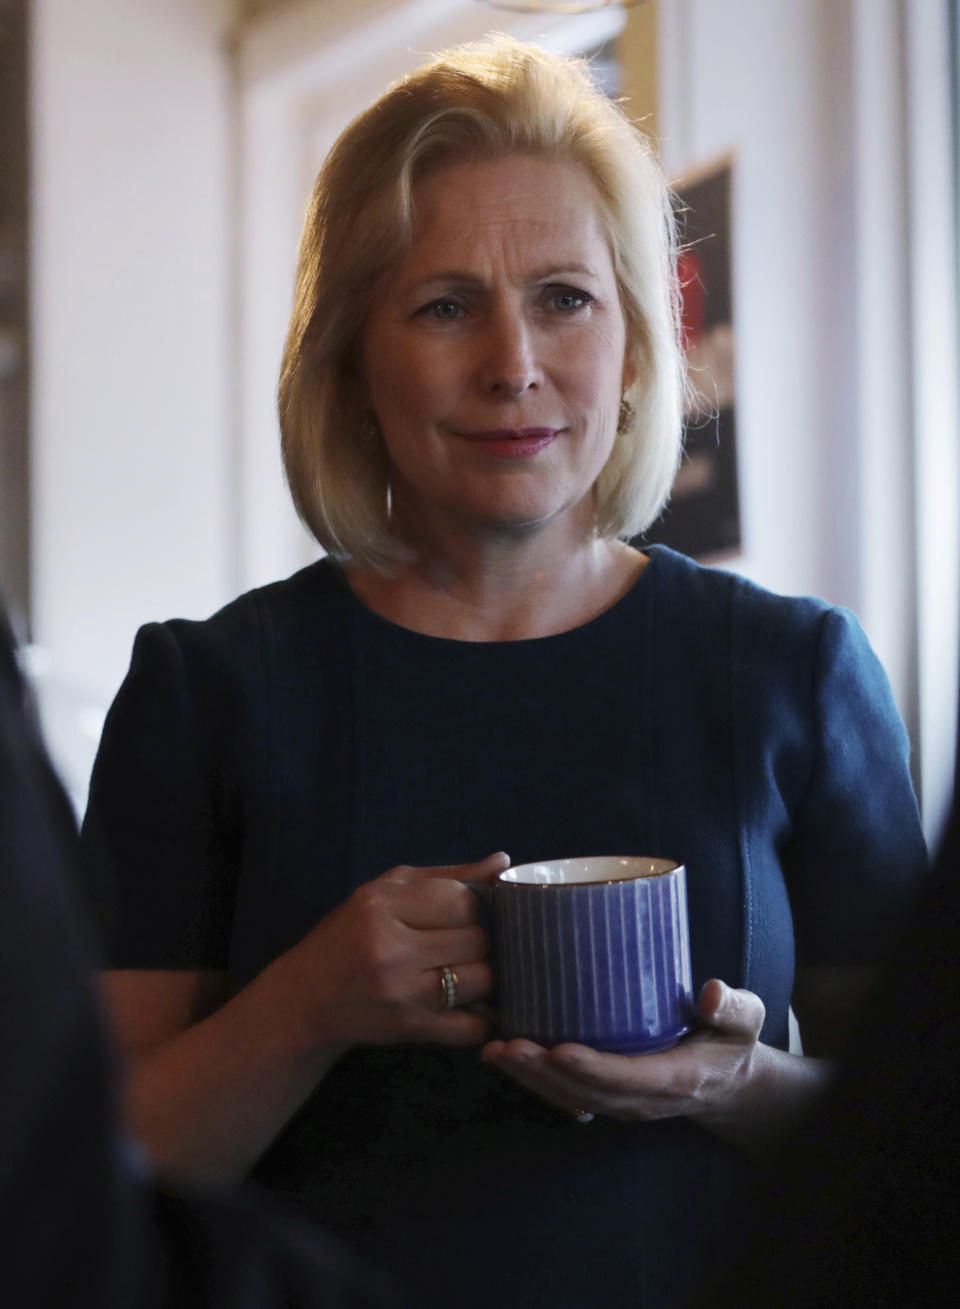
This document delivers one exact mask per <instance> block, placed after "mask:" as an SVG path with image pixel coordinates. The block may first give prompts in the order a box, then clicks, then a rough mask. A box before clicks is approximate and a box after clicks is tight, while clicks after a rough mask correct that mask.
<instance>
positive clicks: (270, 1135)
mask: <svg viewBox="0 0 960 1309" xmlns="http://www.w3.org/2000/svg"><path fill="white" fill-rule="evenodd" d="M507 863H508V860H507V858H506V856H505V855H499V854H498V855H492V856H490V858H488V859H485V860H483V861H482V862H481V863H478V864H468V865H462V866H459V867H455V868H437V869H414V868H406V867H402V868H395V869H392V870H391V871H390V872H389V873H386V874H384V876H383V877H380V878H378V879H377V880H376V881H374V882H370V883H367V884H366V885H365V886H362V887H360V888H359V889H358V890H357V891H356V892H354V894H353V895H352V896H351V897H350V899H349V900H347V901H346V902H345V903H344V904H342V905H341V906H340V907H339V908H338V909H336V910H334V912H333V913H331V914H330V915H329V916H328V917H327V918H325V919H324V920H323V921H322V922H321V923H319V924H318V925H317V926H316V927H315V928H314V929H313V931H312V932H310V933H309V934H308V935H307V936H306V937H305V938H304V939H303V941H301V942H300V943H299V944H298V945H296V946H294V947H293V949H291V950H289V951H287V953H286V954H284V955H281V956H280V958H278V959H277V960H275V961H274V962H273V963H272V964H270V965H269V966H268V967H267V968H266V969H264V971H263V972H262V973H261V974H260V975H259V976H258V977H257V978H255V979H254V981H252V982H251V983H250V984H249V985H248V986H246V987H245V988H244V989H243V990H242V991H240V992H238V994H237V995H235V996H233V997H232V998H230V999H229V1000H227V999H225V977H224V974H222V973H219V972H214V971H212V970H192V971H182V972H172V971H171V972H160V971H147V972H133V971H118V972H115V973H111V974H107V977H106V983H105V985H106V993H107V997H108V1001H109V1005H110V1009H111V1012H112V1014H113V1018H114V1023H115V1026H116V1030H117V1035H118V1038H119V1041H120V1045H121V1048H122V1049H123V1051H124V1052H125V1053H126V1055H127V1063H128V1068H127V1104H128V1107H129V1115H130V1119H131V1127H132V1130H133V1131H134V1133H135V1134H136V1135H137V1136H138V1137H139V1139H140V1140H141V1142H142V1143H143V1145H144V1146H145V1148H146V1150H147V1152H148V1154H150V1156H151V1157H152V1159H153V1160H154V1162H155V1163H156V1165H157V1166H158V1168H160V1169H161V1170H162V1171H165V1172H171V1173H178V1174H181V1175H189V1176H193V1177H204V1178H219V1179H227V1178H235V1177H239V1176H241V1175H242V1174H243V1173H245V1172H246V1171H247V1170H248V1169H249V1168H250V1166H251V1165H252V1164H253V1163H254V1162H255V1161H256V1159H257V1158H258V1157H259V1155H260V1154H261V1153H262V1152H263V1151H264V1150H265V1149H266V1147H267V1146H268V1145H269V1144H270V1142H271V1141H272V1140H273V1139H274V1137H275V1136H276V1135H277V1133H278V1132H279V1131H280V1130H281V1129H282V1127H283V1126H284V1124H285V1123H286V1122H287V1121H288V1120H289V1118H290V1117H291V1116H292V1115H293V1114H294V1113H295V1112H296V1110H297V1109H298V1108H299V1107H300V1105H301V1104H302V1103H303V1102H304V1101H305V1100H306V1098H307V1097H308V1096H309V1095H310V1093H311V1091H312V1090H313V1089H314V1087H315V1086H316V1084H317V1082H318V1081H319V1080H320V1079H321V1078H322V1077H323V1076H324V1074H325V1073H326V1072H327V1070H328V1069H329V1068H330V1066H331V1064H333V1063H334V1061H335V1060H336V1059H338V1058H339V1056H340V1055H341V1054H342V1053H343V1052H344V1051H345V1050H347V1049H348V1048H349V1047H350V1046H352V1045H354V1044H381V1043H382V1044H395V1043H399V1042H407V1041H432V1042H439V1043H441V1044H444V1045H452V1046H458V1045H459V1046H463V1045H476V1044H479V1043H480V1042H481V1041H483V1040H484V1038H485V1037H486V1036H487V1035H488V1034H489V1024H488V1023H487V1022H486V1020H485V1019H483V1018H481V1017H479V1016H478V1015H477V1014H474V1013H471V1012H467V1011H466V1010H465V1009H456V1010H453V1011H451V1012H449V1013H447V1012H442V1004H441V1000H442V991H441V987H440V973H439V970H440V968H441V967H443V966H444V965H449V966H452V967H454V968H455V970H456V972H457V975H458V987H457V990H458V996H459V998H460V1001H461V1003H463V1004H471V1003H473V1002H475V1001H477V1000H479V999H481V998H482V997H483V996H485V995H486V994H487V993H488V991H489V989H490V981H491V979H490V970H489V967H488V965H487V964H486V962H485V954H486V940H485V936H484V933H483V930H482V928H481V927H480V926H479V925H478V923H477V898H476V896H475V895H474V894H473V893H472V892H471V891H469V890H468V889H467V888H466V887H464V886H461V885H460V883H459V881H458V880H456V879H459V878H464V879H471V880H477V879H480V878H484V877H493V876H496V874H497V873H498V872H500V871H502V870H503V869H504V868H505V867H506V866H507Z"/></svg>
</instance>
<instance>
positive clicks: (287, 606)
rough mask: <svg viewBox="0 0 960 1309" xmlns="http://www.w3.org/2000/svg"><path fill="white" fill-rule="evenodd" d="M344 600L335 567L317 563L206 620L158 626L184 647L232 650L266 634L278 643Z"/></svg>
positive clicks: (252, 592)
mask: <svg viewBox="0 0 960 1309" xmlns="http://www.w3.org/2000/svg"><path fill="white" fill-rule="evenodd" d="M347 594H349V592H348V590H347V589H346V587H345V582H344V580H343V572H342V569H341V568H340V566H339V565H338V564H337V563H335V562H334V561H333V560H332V559H329V558H322V559H318V560H316V561H315V562H314V563H312V564H308V565H307V566H306V567H304V568H301V569H299V570H298V571H297V572H295V573H293V574H292V575H291V576H290V577H285V578H283V579H282V580H280V581H276V582H268V583H267V584H266V585H264V586H257V587H254V588H252V589H251V590H249V591H245V592H243V594H242V595H238V596H237V597H236V598H235V599H233V600H230V601H229V602H228V603H227V604H225V605H223V606H222V607H221V608H220V609H218V610H216V612H215V613H213V614H211V615H210V617H209V618H203V619H192V618H168V619H166V620H165V621H164V622H163V623H162V624H152V625H151V626H162V627H165V628H167V629H168V630H169V631H170V632H172V633H173V634H174V635H175V636H176V637H177V639H178V641H180V642H186V643H187V644H189V645H200V646H207V645H209V646H218V645H233V644H235V643H236V642H244V641H249V640H251V639H254V638H258V639H259V638H260V637H262V634H263V630H264V629H265V628H267V629H270V630H271V633H272V635H274V636H280V637H282V635H283V633H284V632H285V631H286V630H288V629H291V628H299V627H302V626H303V624H304V623H308V622H322V621H323V619H324V617H325V616H326V615H329V614H331V613H333V612H336V610H337V608H338V600H340V599H342V598H343V597H344V596H345V595H347Z"/></svg>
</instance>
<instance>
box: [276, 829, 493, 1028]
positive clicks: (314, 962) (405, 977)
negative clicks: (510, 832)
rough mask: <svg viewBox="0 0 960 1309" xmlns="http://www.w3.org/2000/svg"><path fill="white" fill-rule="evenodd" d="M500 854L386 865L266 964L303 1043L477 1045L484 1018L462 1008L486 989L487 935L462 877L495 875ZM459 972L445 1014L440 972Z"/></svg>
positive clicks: (488, 977) (473, 878)
mask: <svg viewBox="0 0 960 1309" xmlns="http://www.w3.org/2000/svg"><path fill="white" fill-rule="evenodd" d="M509 862H510V861H509V859H508V857H507V856H506V855H505V854H503V853H502V852H499V853H497V854H492V855H489V856H488V857H487V858H486V859H483V860H481V861H480V862H479V863H473V864H456V865H449V866H443V867H435V868H411V867H407V866H405V865H401V866H400V867H397V868H392V869H391V870H390V871H389V872H388V873H384V874H383V876H382V877H378V878H376V880H375V881H372V882H367V883H365V884H364V885H363V886H360V887H358V888H357V890H356V891H354V893H353V895H351V896H350V898H349V899H348V900H346V901H345V902H344V903H343V904H342V905H340V906H338V908H336V909H335V910H334V911H333V912H332V913H330V914H328V916H327V917H326V918H324V919H323V920H322V921H321V922H320V923H318V924H317V926H316V927H315V928H314V929H313V930H312V931H311V932H310V933H309V934H308V935H307V936H306V937H304V939H303V940H302V941H301V942H300V943H299V944H298V945H296V946H294V947H293V948H292V949H291V950H289V951H287V953H286V954H285V955H283V956H282V957H281V958H280V959H278V960H276V962H275V963H274V964H273V965H271V969H270V971H274V970H275V971H276V973H277V974H278V975H277V976H275V978H274V981H275V983H276V982H280V980H281V975H282V977H283V987H284V990H285V992H286V994H287V995H288V996H289V1003H290V1006H291V1009H292V1011H293V1012H292V1013H288V1017H296V1018H297V1019H298V1020H299V1023H300V1024H301V1026H302V1039H303V1040H304V1043H305V1044H306V1045H308V1046H310V1045H312V1046H314V1047H326V1048H331V1047H333V1048H338V1047H342V1048H346V1047H348V1046H351V1045H381V1044H382V1045H394V1044H401V1043H404V1042H408V1041H435V1042H437V1043H439V1044H442V1045H452V1046H466V1045H479V1044H481V1043H482V1042H483V1041H485V1040H486V1039H488V1037H489V1035H490V1024H489V1022H488V1021H487V1020H486V1019H485V1018H483V1017H481V1016H480V1015H479V1014H477V1013H472V1012H470V1010H469V1008H467V1007H464V1006H469V1005H471V1004H474V1003H476V1002H477V1001H478V1000H482V999H483V998H484V997H485V996H486V995H488V994H489V991H490V987H491V974H490V967H489V965H488V964H487V962H486V954H487V942H486V936H485V933H484V931H483V928H482V927H481V926H480V923H479V916H478V901H477V897H476V895H475V894H474V893H473V892H472V891H471V890H469V889H468V888H467V887H466V886H463V885H462V884H461V883H462V882H463V881H485V880H492V879H493V878H494V877H496V876H497V874H499V873H501V872H503V871H504V869H506V868H507V867H508V866H509ZM444 966H446V967H449V968H452V969H453V970H454V972H455V973H456V975H457V1008H455V1009H452V1010H449V1011H446V1009H445V1006H444V991H443V986H442V983H441V969H442V968H443V967H444Z"/></svg>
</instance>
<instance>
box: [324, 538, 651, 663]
mask: <svg viewBox="0 0 960 1309" xmlns="http://www.w3.org/2000/svg"><path fill="white" fill-rule="evenodd" d="M647 562H648V561H647V558H646V556H645V555H643V554H641V553H640V552H639V551H637V550H633V549H631V548H630V547H629V546H627V545H625V544H624V543H623V542H621V541H598V540H595V539H594V540H590V541H587V542H584V543H582V544H581V545H580V546H579V547H578V548H576V549H572V550H571V549H566V550H561V551H557V550H556V549H555V548H551V549H550V550H547V549H545V548H542V547H541V548H538V543H537V542H535V541H534V542H529V543H524V544H519V545H518V544H517V543H514V545H513V547H512V548H510V549H504V550H501V551H490V550H486V551H482V552H480V551H475V550H470V549H466V548H465V549H461V550H459V551H455V552H451V551H449V550H448V551H446V552H445V553H444V554H443V555H436V554H431V555H430V556H429V557H427V556H425V555H424V556H422V557H421V558H419V559H417V560H415V561H414V562H412V563H410V564H406V565H404V566H403V567H402V568H401V569H400V570H399V571H398V572H397V573H395V574H393V575H392V576H390V577H384V576H383V575H382V574H380V573H376V572H374V571H373V570H372V569H367V568H362V567H359V566H357V565H353V564H348V565H347V568H346V573H347V578H348V580H349V582H350V585H351V586H352V587H353V590H354V591H355V592H356V594H357V595H358V596H359V598H360V599H361V600H362V601H363V602H364V604H366V605H367V607H368V608H370V609H372V610H373V611H374V612H375V613H378V614H379V615H380V616H381V617H383V618H386V619H388V620H389V621H391V622H394V623H397V624H398V625H399V626H401V627H407V628H410V629H412V630H413V631H416V632H422V633H423V634H424V635H427V636H440V637H447V638H450V639H454V640H460V641H522V640H529V639H531V638H533V637H540V636H553V635H556V634H557V633H558V632H565V631H569V630H571V629H572V628H575V627H580V626H582V625H583V624H584V623H587V622H589V621H590V620H591V619H593V618H596V617H597V615H598V614H601V613H603V612H604V610H606V609H609V608H610V607H611V606H612V605H614V604H616V602H617V601H618V600H619V599H620V598H621V597H622V596H623V595H625V594H626V592H627V591H629V590H630V588H631V587H632V586H633V584H634V582H635V581H636V580H637V578H638V577H639V576H640V574H641V573H642V571H643V569H644V567H645V566H646V564H647Z"/></svg>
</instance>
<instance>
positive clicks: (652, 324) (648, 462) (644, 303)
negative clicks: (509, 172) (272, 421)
mask: <svg viewBox="0 0 960 1309" xmlns="http://www.w3.org/2000/svg"><path fill="white" fill-rule="evenodd" d="M511 154H534V155H539V156H543V157H546V158H549V159H556V160H559V161H564V162H572V163H576V164H579V165H581V166H582V167H583V168H584V169H586V171H587V172H588V174H589V175H590V177H591V178H592V180H593V183H594V186H595V187H596V190H597V195H598V198H599V202H600V214H601V219H602V221H603V223H604V226H605V229H606V233H607V237H608V240H609V242H610V248H611V254H612V258H613V265H614V270H615V273H616V277H617V282H618V287H619V292H620V299H621V304H622V310H623V314H624V319H625V322H626V339H627V359H628V361H629V362H630V363H632V365H633V368H634V372H635V381H634V382H633V384H632V386H631V387H630V389H629V391H628V393H627V394H626V396H625V400H626V401H627V403H626V404H625V405H622V406H621V422H620V424H619V427H618V431H617V436H616V440H615V443H614V446H613V449H612V451H611V454H610V457H609V459H608V460H607V463H606V465H605V466H604V468H603V469H602V471H601V473H600V475H599V477H598V479H597V483H596V488H595V496H596V530H597V533H598V535H599V536H601V537H605V538H613V537H617V536H622V537H630V536H635V535H637V534H638V533H640V532H642V531H643V530H645V529H646V528H647V527H649V525H650V524H651V523H652V522H653V521H654V520H655V519H656V518H657V516H658V515H659V513H660V511H661V510H662V509H663V506H664V504H665V503H666V501H667V498H668V497H669V494H670V488H671V486H672V484H673V479H674V476H675V474H676V470H677V465H678V463H679V459H680V450H681V440H682V422H681V406H682V392H683V356H682V352H681V350H680V346H679V330H678V322H679V311H678V295H677V289H676V287H677V283H676V270H675V261H676V238H675V228H674V221H673V212H672V206H671V202H670V196H669V191H668V188H667V185H666V182H665V180H664V178H663V174H662V172H661V170H660V168H659V165H658V164H657V162H656V160H655V158H654V155H653V151H652V149H651V147H650V145H649V144H648V142H647V140H646V139H645V137H644V136H643V135H642V133H641V132H640V131H638V130H637V129H636V128H635V127H634V126H633V125H632V124H631V123H630V121H629V120H628V119H627V117H626V115H625V114H624V112H623V111H622V110H621V109H620V108H619V106H617V105H615V104H614V103H613V102H612V101H610V100H608V99H607V98H606V97H605V96H604V95H603V94H602V93H601V92H600V91H599V90H597V88H596V87H595V86H594V84H593V81H592V80H591V77H590V73H589V69H588V66H587V65H586V64H585V62H584V61H583V60H578V59H567V58H560V57H557V56H554V55H550V54H547V53H546V52H544V51H543V50H540V49H538V48H537V47H535V46H530V45H525V44H523V43H521V42H518V41H515V40H513V39H511V38H509V37H505V36H498V37H494V38H490V39H488V40H485V41H482V42H477V43H475V44H471V45H465V46H460V47H458V48H456V49H453V50H447V51H444V52H443V53H441V54H439V55H437V56H436V57H435V58H434V59H432V60H430V61H429V62H428V63H426V64H424V65H423V66H422V67H420V68H418V69H416V70H415V71H414V72H412V73H410V74H409V75H407V76H406V77H403V78H401V79H400V80H399V81H398V82H396V83H394V84H393V85H392V86H391V87H389V88H388V90H387V91H386V92H385V93H384V94H383V95H382V96H381V97H380V99H379V100H377V101H375V102H374V104H372V105H371V106H370V107H369V108H368V109H366V110H365V111H364V112H363V113H362V114H360V115H359V116H358V117H357V118H355V119H354V120H353V122H352V123H350V125H349V126H348V127H347V128H346V129H345V131H344V132H343V133H342V135H341V136H340V138H339V139H338V140H337V142H336V143H335V144H334V146H333V148H332V150H331V151H330V153H329V155H328V156H327V158H326V160H325V162H324V164H323V167H322V168H321V170H320V174H319V176H318V177H317V181H316V185H315V187H314V190H313V195H312V197H311V200H310V205H309V208H308V210H307V215H306V219H305V223H304V230H303V236H302V239H301V244H300V258H299V264H298V268H297V279H296V294H295V298H294V306H293V312H292V315H291V319H290V326H289V330H288V332H287V338H286V343H285V346H284V353H283V364H282V369H281V376H280V387H279V410H280V429H281V436H282V450H283V460H284V465H285V468H286V472H287V480H288V482H289V485H290V491H291V494H292V496H293V500H294V503H295V505H296V507H297V511H298V513H299V514H300V516H301V518H302V519H303V521H304V523H305V524H306V525H307V527H308V528H309V529H310V530H311V531H312V533H313V535H314V536H315V537H316V538H317V540H318V541H319V542H320V544H321V545H322V546H323V547H324V548H325V549H326V550H327V551H328V552H329V553H331V554H333V555H335V556H337V557H339V558H344V559H345V558H351V559H354V560H357V561H358V562H362V563H366V564H369V565H371V566H373V567H375V568H378V569H381V570H383V571H389V569H390V568H391V567H392V566H394V565H395V564H396V563H397V562H398V561H399V560H401V559H403V558H409V551H408V550H407V549H406V548H405V547H404V546H403V544H402V543H401V542H399V541H398V540H397V539H396V538H395V537H394V536H393V535H392V533H391V531H390V522H389V514H388V494H389V477H390V467H389V462H388V457H387V453H386V449H385V447H384V444H383V441H382V439H381V438H379V436H378V435H377V434H376V431H375V427H374V425H373V424H372V423H371V422H370V420H369V417H367V418H366V419H365V416H364V415H363V414H362V413H361V412H360V410H359V408H358V403H357V398H356V397H357V395H358V394H359V386H358V383H359V376H360V373H359V362H358V361H359V358H360V342H361V336H362V332H363V328H364V321H365V318H366V315H367V312H368V310H369V306H370V303H371V300H372V297H373V294H374V291H375V288H376V287H377V284H378V282H379V281H380V279H381V277H382V276H383V274H384V273H385V272H386V270H387V269H388V268H389V267H390V266H391V265H393V264H394V263H395V261H396V260H397V259H398V258H400V257H402V255H403V254H404V253H405V251H406V250H408V249H409V248H410V245H411V244H412V242H413V239H414V235H415V218H416V215H415V207H414V191H415V186H416V183H417V181H418V180H419V179H420V178H421V177H423V176H424V174H425V173H426V172H428V171H430V170H433V169H436V168H439V167H442V166H443V165H444V164H448V163H452V162H454V161H456V162H458V163H459V162H463V160H464V159H470V158H476V159H491V158H492V159H496V158H500V157H503V156H505V155H511Z"/></svg>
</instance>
